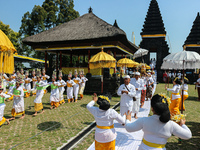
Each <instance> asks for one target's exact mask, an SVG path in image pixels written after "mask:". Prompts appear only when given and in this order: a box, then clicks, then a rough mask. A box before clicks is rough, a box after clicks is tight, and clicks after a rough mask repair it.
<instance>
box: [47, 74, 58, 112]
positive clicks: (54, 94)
mask: <svg viewBox="0 0 200 150" xmlns="http://www.w3.org/2000/svg"><path fill="white" fill-rule="evenodd" d="M48 84H49V85H50V86H51V95H50V102H51V108H50V109H53V108H54V109H56V108H57V107H58V106H59V105H60V101H59V89H58V87H59V86H60V83H59V82H56V72H53V75H52V82H49V83H48Z"/></svg>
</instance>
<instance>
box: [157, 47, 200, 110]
mask: <svg viewBox="0 0 200 150" xmlns="http://www.w3.org/2000/svg"><path fill="white" fill-rule="evenodd" d="M199 67H200V55H199V54H198V53H197V52H193V51H185V50H184V51H181V52H178V53H172V54H169V55H167V56H166V57H165V58H164V59H163V64H162V66H161V69H168V70H172V69H179V70H183V78H182V81H183V82H184V76H185V73H184V70H185V69H196V68H199ZM183 85H184V83H183ZM181 112H182V113H183V89H182V110H181Z"/></svg>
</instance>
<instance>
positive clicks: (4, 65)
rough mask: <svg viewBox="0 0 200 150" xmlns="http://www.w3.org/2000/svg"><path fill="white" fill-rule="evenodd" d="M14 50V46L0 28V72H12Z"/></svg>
mask: <svg viewBox="0 0 200 150" xmlns="http://www.w3.org/2000/svg"><path fill="white" fill-rule="evenodd" d="M15 51H16V49H15V47H14V46H13V44H12V43H11V41H10V40H9V38H8V37H7V36H6V35H5V33H4V32H3V31H1V30H0V73H3V72H4V73H9V74H12V73H13V71H14V56H13V53H14V52H15Z"/></svg>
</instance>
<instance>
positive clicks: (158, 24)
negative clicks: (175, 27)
mask: <svg viewBox="0 0 200 150" xmlns="http://www.w3.org/2000/svg"><path fill="white" fill-rule="evenodd" d="M140 34H141V36H142V37H152V36H153V37H155V36H158V37H160V36H161V37H162V36H165V35H166V31H165V27H164V23H163V20H162V16H161V13H160V9H159V6H158V3H157V1H156V0H151V3H150V6H149V9H148V12H147V15H146V18H145V22H144V25H143V29H142V32H141V33H140Z"/></svg>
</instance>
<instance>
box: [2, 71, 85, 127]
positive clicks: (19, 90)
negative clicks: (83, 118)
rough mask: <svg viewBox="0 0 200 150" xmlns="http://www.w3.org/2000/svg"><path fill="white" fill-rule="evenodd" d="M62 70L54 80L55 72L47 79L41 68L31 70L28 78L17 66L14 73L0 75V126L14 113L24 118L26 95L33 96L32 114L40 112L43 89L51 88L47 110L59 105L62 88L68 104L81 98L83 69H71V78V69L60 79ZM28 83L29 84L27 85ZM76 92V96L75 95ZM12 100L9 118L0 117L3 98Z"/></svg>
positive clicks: (62, 97)
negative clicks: (66, 78)
mask: <svg viewBox="0 0 200 150" xmlns="http://www.w3.org/2000/svg"><path fill="white" fill-rule="evenodd" d="M62 77H63V75H62V71H59V75H58V78H59V79H58V80H57V74H56V72H53V75H52V77H51V80H52V81H51V82H49V81H48V80H49V79H50V76H49V75H47V74H46V72H45V69H43V70H42V73H41V69H36V70H35V69H33V70H32V78H29V71H26V72H25V74H24V70H23V69H21V70H20V72H19V71H17V72H16V73H15V72H14V73H13V74H12V75H10V76H9V77H8V76H7V75H6V74H2V75H1V76H0V126H1V125H2V124H3V123H4V122H7V124H10V122H9V121H10V120H14V119H15V116H17V115H22V116H21V117H20V119H23V118H24V117H25V106H24V98H28V97H29V96H35V95H36V97H35V99H34V102H33V103H34V109H35V113H34V114H33V116H36V115H37V114H38V112H39V111H41V113H44V109H43V104H42V98H43V96H44V94H46V93H47V88H48V87H50V88H51V94H50V98H49V99H50V104H51V107H50V109H53V108H54V109H56V108H57V107H59V105H61V104H64V103H65V100H64V96H63V94H64V92H65V87H67V88H66V94H67V101H68V103H71V102H77V100H78V99H80V100H81V99H82V98H83V93H84V89H85V83H86V81H88V79H87V78H86V77H85V76H84V71H83V70H81V71H79V77H78V72H77V70H75V72H74V78H72V72H70V73H69V75H68V80H67V81H64V80H63V79H62ZM31 82H32V84H31ZM6 87H9V90H8V91H7V90H6ZM79 95H80V97H79ZM6 100H7V101H12V100H13V108H12V110H11V115H12V118H10V119H6V118H5V117H4V109H5V107H6V105H5V101H6Z"/></svg>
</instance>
